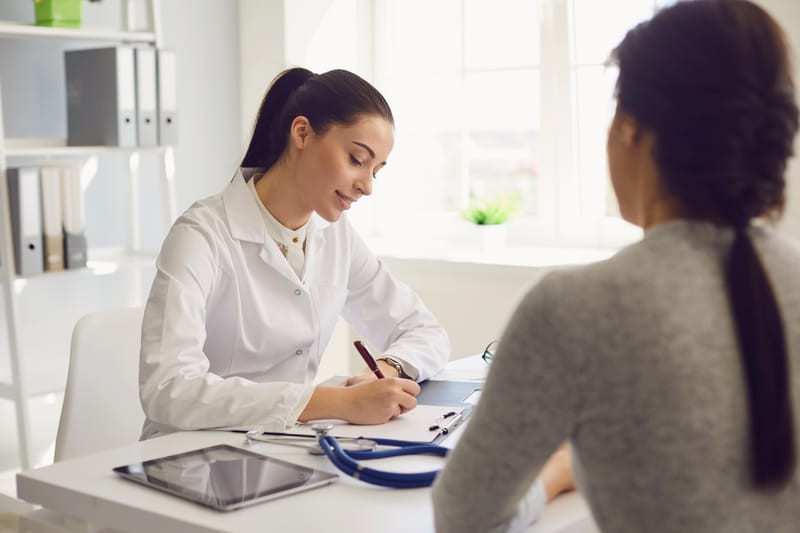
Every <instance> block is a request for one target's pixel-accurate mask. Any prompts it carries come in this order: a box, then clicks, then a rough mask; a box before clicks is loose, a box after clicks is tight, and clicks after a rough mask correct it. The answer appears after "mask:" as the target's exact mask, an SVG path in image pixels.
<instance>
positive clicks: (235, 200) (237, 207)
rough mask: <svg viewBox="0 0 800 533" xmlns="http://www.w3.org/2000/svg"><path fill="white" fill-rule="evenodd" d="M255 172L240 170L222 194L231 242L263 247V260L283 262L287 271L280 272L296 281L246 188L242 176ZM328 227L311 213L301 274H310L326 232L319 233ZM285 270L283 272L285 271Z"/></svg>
mask: <svg viewBox="0 0 800 533" xmlns="http://www.w3.org/2000/svg"><path fill="white" fill-rule="evenodd" d="M255 170H256V169H249V168H240V169H239V170H237V171H236V175H235V176H234V177H233V181H231V183H230V184H229V185H228V186H227V187H226V188H225V190H224V191H223V192H222V199H223V203H224V205H225V212H226V215H227V218H228V228H229V229H230V232H231V236H232V237H233V238H234V239H238V240H242V241H248V242H254V243H259V244H263V245H264V253H262V258H263V259H264V261H265V262H267V263H271V264H273V265H275V264H278V265H282V264H283V263H286V269H283V268H279V270H281V273H283V274H284V275H285V276H286V277H288V278H290V279H292V278H293V279H297V276H296V275H295V274H294V271H293V270H292V269H291V267H290V266H289V263H288V262H287V261H286V258H285V257H283V254H282V253H281V252H280V250H279V249H278V245H277V244H275V242H274V241H273V240H272V237H270V235H269V233H268V232H267V227H266V225H265V224H264V219H263V218H262V216H263V215H262V214H261V211H260V210H259V207H258V204H256V200H255V198H253V194H252V193H251V192H250V190H249V189H248V188H247V182H246V181H245V176H252V175H253V174H254V173H255ZM329 225H330V223H329V222H328V221H326V220H325V219H323V218H322V217H320V216H319V215H317V214H316V213H313V214H312V215H311V218H310V219H309V221H308V229H307V230H306V247H305V254H306V257H305V265H304V267H303V273H304V277H305V272H308V271H310V268H309V267H310V266H311V265H312V264H313V263H314V262H315V260H316V256H317V255H318V254H317V251H318V250H319V248H320V247H321V246H322V245H323V243H324V242H325V232H324V231H322V230H324V229H325V228H327V227H328V226H329ZM284 270H285V272H284Z"/></svg>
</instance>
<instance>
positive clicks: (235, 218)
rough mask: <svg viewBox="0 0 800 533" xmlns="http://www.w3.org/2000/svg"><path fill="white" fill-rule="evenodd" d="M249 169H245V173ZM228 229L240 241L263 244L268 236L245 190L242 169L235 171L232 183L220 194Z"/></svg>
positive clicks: (254, 205)
mask: <svg viewBox="0 0 800 533" xmlns="http://www.w3.org/2000/svg"><path fill="white" fill-rule="evenodd" d="M247 170H249V169H245V172H246V171H247ZM222 201H223V203H224V204H225V214H226V216H227V217H228V229H230V232H231V236H232V237H233V238H234V239H238V240H240V241H248V242H257V243H262V244H263V243H264V242H267V239H268V238H269V235H268V233H267V228H266V226H264V221H263V220H262V218H261V212H260V211H259V210H258V205H256V203H255V199H254V198H253V195H252V194H250V191H249V190H247V182H246V181H245V179H244V175H243V173H242V169H239V170H237V171H236V175H234V177H233V181H231V183H230V184H229V185H228V186H227V187H225V190H224V191H223V192H222Z"/></svg>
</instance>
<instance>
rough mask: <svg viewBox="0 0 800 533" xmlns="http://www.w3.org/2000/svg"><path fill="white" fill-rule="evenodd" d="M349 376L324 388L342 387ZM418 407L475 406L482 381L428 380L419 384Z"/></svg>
mask: <svg viewBox="0 0 800 533" xmlns="http://www.w3.org/2000/svg"><path fill="white" fill-rule="evenodd" d="M346 381H347V376H333V377H332V378H329V379H327V380H325V381H323V382H322V383H320V385H321V386H323V387H341V386H342V384H343V383H345V382H346ZM419 388H420V393H419V395H418V396H417V404H418V405H445V406H447V405H459V404H460V405H465V404H471V405H474V404H475V403H477V401H476V398H477V397H479V395H480V394H479V393H480V390H481V388H483V383H482V382H480V381H452V380H442V379H435V380H434V379H426V380H425V381H423V382H421V383H420V384H419Z"/></svg>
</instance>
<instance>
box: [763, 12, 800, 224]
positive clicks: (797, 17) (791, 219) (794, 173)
mask: <svg viewBox="0 0 800 533" xmlns="http://www.w3.org/2000/svg"><path fill="white" fill-rule="evenodd" d="M756 2H757V3H758V4H760V5H761V6H762V7H764V9H766V10H767V11H769V13H770V14H771V15H772V16H773V17H775V19H776V20H777V21H778V23H779V24H780V25H781V26H782V27H783V30H784V31H785V32H786V34H787V36H788V38H789V45H790V46H791V48H792V55H793V60H794V80H795V86H796V93H797V99H798V101H799V102H800V2H797V1H796V0H756ZM795 154H797V155H795V157H794V159H793V160H792V161H791V162H790V164H789V170H788V172H787V174H786V183H787V206H786V212H785V213H784V217H783V221H782V223H781V227H782V228H783V229H784V230H785V231H786V232H788V233H790V234H792V235H794V236H795V237H798V238H800V137H798V138H796V139H795Z"/></svg>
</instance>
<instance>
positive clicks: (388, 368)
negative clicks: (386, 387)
mask: <svg viewBox="0 0 800 533" xmlns="http://www.w3.org/2000/svg"><path fill="white" fill-rule="evenodd" d="M375 362H376V363H378V368H380V369H381V372H383V375H384V376H386V377H387V378H399V377H400V373H399V372H398V371H397V368H395V367H393V366H392V365H390V364H389V363H387V362H386V361H385V360H383V359H378V360H377V361H375Z"/></svg>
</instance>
